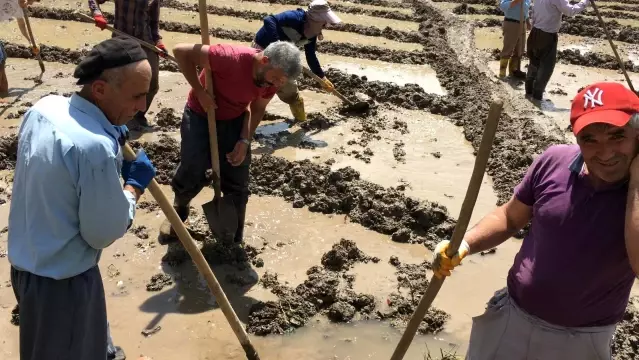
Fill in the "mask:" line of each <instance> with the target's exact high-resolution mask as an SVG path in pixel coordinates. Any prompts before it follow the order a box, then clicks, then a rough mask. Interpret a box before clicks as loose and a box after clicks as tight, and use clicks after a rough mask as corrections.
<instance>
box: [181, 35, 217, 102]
mask: <svg viewBox="0 0 639 360" xmlns="http://www.w3.org/2000/svg"><path fill="white" fill-rule="evenodd" d="M173 56H175V60H176V62H177V64H178V67H179V68H180V72H182V74H183V75H184V78H185V79H186V81H188V83H189V85H191V87H192V88H193V91H194V92H195V94H196V95H197V94H198V93H200V92H206V89H204V87H203V86H202V84H200V79H199V78H198V73H197V67H199V68H201V69H208V70H211V63H210V61H209V46H208V45H202V44H177V45H176V46H175V47H174V48H173Z"/></svg>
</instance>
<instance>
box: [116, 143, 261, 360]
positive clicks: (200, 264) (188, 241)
mask: <svg viewBox="0 0 639 360" xmlns="http://www.w3.org/2000/svg"><path fill="white" fill-rule="evenodd" d="M122 151H123V155H124V159H126V160H128V161H133V160H135V157H136V156H135V152H134V151H133V149H131V146H129V144H124V146H123V147H122ZM148 190H149V191H150V192H151V195H153V198H155V201H157V203H158V204H159V205H160V208H161V209H162V212H164V215H165V216H166V218H167V219H168V220H169V222H170V223H171V226H172V227H173V230H175V233H176V234H177V236H178V238H179V239H180V242H181V243H182V245H183V246H184V248H185V249H186V251H187V252H188V253H189V255H190V256H191V259H193V262H194V263H195V266H196V267H197V270H198V271H199V272H200V274H202V276H203V277H204V279H205V280H206V283H207V285H208V286H209V289H211V292H212V293H213V296H215V301H216V302H217V304H218V305H219V306H220V309H222V312H223V313H224V316H225V317H226V320H227V321H228V322H229V325H231V328H232V329H233V332H235V335H236V336H237V338H238V339H239V341H240V344H241V345H242V347H243V348H244V351H245V352H246V355H247V358H248V359H249V360H259V356H258V355H257V352H256V351H255V349H254V348H253V345H252V344H251V342H250V340H249V338H248V335H247V334H246V331H245V330H244V327H243V326H242V323H241V322H240V319H239V318H238V317H237V314H235V311H234V310H233V307H232V306H231V303H230V302H229V300H228V298H227V297H226V294H225V293H224V290H222V287H221V286H220V283H219V282H218V281H217V278H216V277H215V274H213V270H211V267H210V266H209V263H208V262H207V261H206V259H205V258H204V255H202V252H201V251H200V249H199V248H198V247H197V244H196V243H195V240H193V238H192V237H191V234H190V233H189V231H188V230H187V228H186V226H184V223H183V222H182V220H181V219H180V217H179V216H178V214H177V212H175V209H174V208H173V204H172V203H171V202H170V201H169V199H168V198H167V197H166V195H164V192H163V191H162V189H161V188H160V185H159V184H158V182H157V181H155V179H153V180H151V183H150V184H149V186H148ZM251 354H252V355H251Z"/></svg>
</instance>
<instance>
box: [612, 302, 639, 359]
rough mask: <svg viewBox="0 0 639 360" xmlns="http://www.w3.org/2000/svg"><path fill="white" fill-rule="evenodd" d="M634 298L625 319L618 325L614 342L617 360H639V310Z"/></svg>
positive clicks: (613, 350)
mask: <svg viewBox="0 0 639 360" xmlns="http://www.w3.org/2000/svg"><path fill="white" fill-rule="evenodd" d="M637 301H639V298H637V297H633V298H631V299H630V302H629V303H628V307H627V308H626V312H625V313H624V316H623V319H622V320H621V322H619V323H618V324H617V328H616V330H615V335H614V337H613V342H612V353H613V356H614V358H615V360H635V359H637V358H639V331H638V329H639V310H637V306H636V303H637Z"/></svg>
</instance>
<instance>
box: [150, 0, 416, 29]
mask: <svg viewBox="0 0 639 360" xmlns="http://www.w3.org/2000/svg"><path fill="white" fill-rule="evenodd" d="M244 1H246V0H244ZM161 4H162V7H167V8H172V9H178V10H186V11H195V12H198V11H199V7H198V5H196V4H188V3H183V2H180V1H177V0H162V3H161ZM284 5H297V6H298V7H302V6H305V5H300V4H299V2H294V3H293V4H284ZM331 9H333V10H334V11H336V12H337V13H338V15H339V13H340V12H341V13H346V14H357V15H368V16H374V17H379V18H384V19H392V20H400V21H416V19H415V16H414V15H412V14H405V13H401V12H398V11H392V10H374V9H362V8H358V7H353V6H345V5H342V4H331ZM207 12H208V13H209V14H213V15H224V16H235V17H240V18H243V19H250V20H262V19H263V18H264V17H266V16H268V15H271V14H272V13H260V12H254V11H246V10H234V9H233V8H231V7H227V6H222V7H220V6H214V5H207ZM331 28H332V27H331Z"/></svg>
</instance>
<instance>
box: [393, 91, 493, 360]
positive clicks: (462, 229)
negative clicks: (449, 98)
mask: <svg viewBox="0 0 639 360" xmlns="http://www.w3.org/2000/svg"><path fill="white" fill-rule="evenodd" d="M503 106H504V103H503V101H501V100H497V101H493V103H492V105H490V111H489V112H488V119H487V120H486V125H485V126H484V134H483V135H482V138H481V144H480V145H479V150H478V151H477V157H476V158H475V166H474V167H473V174H472V175H471V177H470V183H469V184H468V189H467V190H466V196H465V197H464V202H463V204H462V208H461V210H460V212H459V218H458V220H457V225H455V231H453V236H452V237H451V239H450V245H449V246H448V250H447V251H446V255H448V256H449V257H451V258H452V257H453V256H454V255H455V254H456V253H457V250H458V249H459V245H460V244H461V242H462V240H463V238H464V234H465V233H466V229H467V228H468V223H469V222H470V217H471V215H472V214H473V209H474V208H475V203H476V202H477V195H478V194H479V188H480V187H481V182H482V179H483V178H484V172H485V171H486V164H487V163H488V157H489V156H490V150H491V148H492V147H493V140H494V139H495V133H496V132H497V124H498V122H499V116H500V115H501V109H502V108H503ZM444 279H445V278H441V279H440V278H438V277H437V276H435V275H433V277H432V278H431V280H430V285H429V286H428V289H426V293H424V296H422V299H421V300H420V301H419V305H417V309H415V313H414V314H413V317H412V318H411V319H410V321H409V322H408V325H407V326H406V330H405V331H404V334H403V335H402V338H401V339H400V340H399V344H397V347H396V348H395V352H393V356H391V360H402V359H403V358H404V355H406V351H407V350H408V347H409V346H410V343H411V342H412V341H413V337H415V332H417V329H418V328H419V324H420V323H421V322H422V320H423V319H424V316H426V311H428V308H429V307H430V305H431V304H432V303H433V300H435V296H437V293H438V292H439V289H441V287H442V285H443V284H444Z"/></svg>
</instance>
